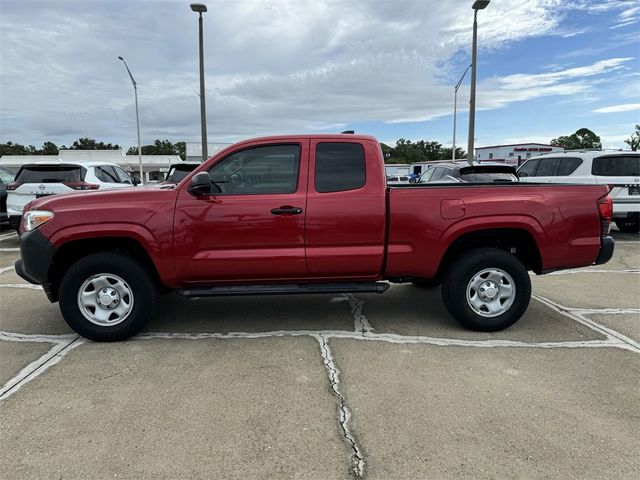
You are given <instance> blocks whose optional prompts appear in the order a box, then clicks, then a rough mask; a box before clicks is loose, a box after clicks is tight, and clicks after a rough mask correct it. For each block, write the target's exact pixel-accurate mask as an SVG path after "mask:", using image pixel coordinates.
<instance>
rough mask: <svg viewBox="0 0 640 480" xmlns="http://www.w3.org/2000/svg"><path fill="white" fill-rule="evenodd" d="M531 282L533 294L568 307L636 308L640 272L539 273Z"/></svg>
mask: <svg viewBox="0 0 640 480" xmlns="http://www.w3.org/2000/svg"><path fill="white" fill-rule="evenodd" d="M594 275H597V277H595V278H594ZM531 283H532V286H533V293H534V294H537V295H541V296H543V297H546V298H548V299H550V300H553V301H554V302H556V303H559V304H561V305H564V306H566V307H571V308H620V309H631V308H638V298H640V274H631V273H598V274H593V273H573V274H569V275H542V276H534V277H532V278H531Z"/></svg>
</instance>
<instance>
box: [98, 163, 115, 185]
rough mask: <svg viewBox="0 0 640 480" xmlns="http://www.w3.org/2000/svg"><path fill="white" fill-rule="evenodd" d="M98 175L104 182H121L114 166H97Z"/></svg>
mask: <svg viewBox="0 0 640 480" xmlns="http://www.w3.org/2000/svg"><path fill="white" fill-rule="evenodd" d="M96 177H98V179H99V180H100V181H102V182H107V183H119V181H118V177H117V175H116V172H114V171H113V168H112V167H111V166H109V165H104V166H102V167H96Z"/></svg>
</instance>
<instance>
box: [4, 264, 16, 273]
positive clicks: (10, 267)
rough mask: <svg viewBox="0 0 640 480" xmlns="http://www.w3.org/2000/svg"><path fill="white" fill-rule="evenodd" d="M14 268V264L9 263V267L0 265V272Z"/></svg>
mask: <svg viewBox="0 0 640 480" xmlns="http://www.w3.org/2000/svg"><path fill="white" fill-rule="evenodd" d="M14 268H15V266H14V265H11V266H9V267H0V273H4V272H8V271H9V270H13V269H14Z"/></svg>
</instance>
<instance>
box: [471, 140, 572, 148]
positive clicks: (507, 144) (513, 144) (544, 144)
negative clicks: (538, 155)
mask: <svg viewBox="0 0 640 480" xmlns="http://www.w3.org/2000/svg"><path fill="white" fill-rule="evenodd" d="M518 145H542V146H544V147H556V148H562V147H560V146H558V145H551V144H549V143H538V142H521V143H505V144H504V145H488V146H486V147H476V150H482V149H483V148H497V147H516V146H518Z"/></svg>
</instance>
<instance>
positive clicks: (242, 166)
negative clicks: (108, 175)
mask: <svg viewBox="0 0 640 480" xmlns="http://www.w3.org/2000/svg"><path fill="white" fill-rule="evenodd" d="M611 213H612V204H611V199H610V197H609V196H608V190H607V187H605V186H601V185H557V184H543V185H536V184H532V183H517V182H509V183H502V182H500V183H498V182H495V183H487V184H469V183H459V184H437V183H430V184H428V185H425V184H409V185H406V186H398V187H391V188H390V187H388V186H387V185H386V180H385V169H384V161H383V156H382V151H381V149H380V145H379V144H378V142H377V141H376V139H375V138H373V137H370V136H363V135H348V134H342V135H302V136H299V135H298V136H277V137H268V138H259V139H253V140H247V141H243V142H240V143H237V144H235V145H232V146H230V147H228V148H227V149H226V150H224V151H222V152H220V153H218V154H217V155H215V156H214V157H212V158H210V159H209V160H208V161H207V162H205V163H204V164H202V165H201V166H200V167H199V168H197V169H196V170H195V171H194V172H192V173H191V174H189V176H187V177H186V178H185V179H184V180H182V181H181V182H180V183H178V184H177V185H175V186H169V188H157V187H155V188H144V189H143V188H136V189H123V190H117V191H105V192H100V191H97V192H85V193H78V194H69V195H62V196H56V197H51V198H42V199H38V200H35V201H33V202H32V203H30V204H28V205H27V206H26V207H25V211H24V215H23V218H22V222H21V226H20V233H21V242H20V250H21V257H22V258H21V260H18V261H17V262H16V271H17V272H18V274H19V275H20V276H21V277H22V278H24V279H26V280H28V281H29V282H32V283H35V284H40V285H42V286H43V288H44V290H45V292H46V294H47V296H48V298H49V300H50V301H52V302H55V301H59V303H60V309H61V311H62V314H63V316H64V318H65V320H66V321H67V322H68V323H69V325H70V326H71V327H72V328H73V329H74V330H75V331H76V332H78V333H79V334H81V335H83V336H85V337H88V338H91V339H93V340H102V341H110V340H121V339H124V338H127V337H129V336H131V335H134V334H135V333H137V332H139V331H140V330H141V329H142V328H143V327H144V325H145V324H146V323H147V321H148V320H149V319H150V318H151V317H152V316H153V313H154V310H155V307H156V304H157V303H158V299H159V294H160V293H162V292H164V291H167V290H175V291H177V293H178V294H180V295H184V296H187V297H205V296H218V295H258V294H291V293H338V292H356V293H364V292H376V293H382V292H384V291H385V290H386V289H387V288H388V286H389V283H388V282H413V283H415V284H418V285H425V284H431V285H435V284H439V283H441V284H442V297H443V300H444V303H445V305H446V307H447V309H448V311H449V312H450V313H451V315H452V316H453V317H455V318H456V319H457V320H458V321H459V322H460V323H461V324H462V325H464V326H466V327H468V328H471V329H476V330H483V331H496V330H500V329H504V328H506V327H508V326H510V325H512V324H513V323H514V322H516V321H517V320H518V319H519V318H520V317H521V316H522V314H523V313H524V311H525V310H526V308H527V306H528V304H529V299H530V296H531V283H530V280H529V274H528V271H529V270H532V271H534V272H536V273H538V274H541V273H545V272H549V271H553V270H558V269H562V268H574V267H582V266H587V265H592V264H601V263H604V262H607V261H608V260H609V259H610V258H611V255H612V254H613V248H614V241H613V238H612V237H611V236H609V235H608V230H609V223H610V221H611Z"/></svg>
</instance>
